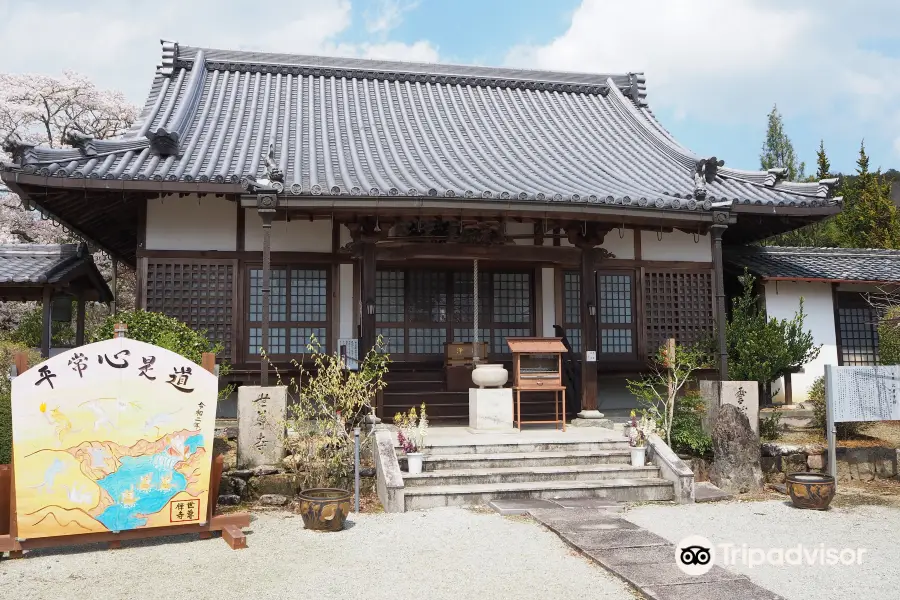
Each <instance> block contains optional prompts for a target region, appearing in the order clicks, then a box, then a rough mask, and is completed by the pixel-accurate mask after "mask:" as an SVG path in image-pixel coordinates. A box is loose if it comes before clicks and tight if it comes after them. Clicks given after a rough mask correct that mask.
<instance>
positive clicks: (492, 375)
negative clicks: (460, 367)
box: [472, 363, 509, 388]
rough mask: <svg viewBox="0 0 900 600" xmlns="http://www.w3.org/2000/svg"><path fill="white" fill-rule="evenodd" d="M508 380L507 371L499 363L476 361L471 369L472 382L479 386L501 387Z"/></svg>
mask: <svg viewBox="0 0 900 600" xmlns="http://www.w3.org/2000/svg"><path fill="white" fill-rule="evenodd" d="M507 380H509V371H507V370H506V369H505V368H503V365H500V364H496V365H494V364H488V363H478V364H477V365H475V368H474V369H472V383H474V384H475V385H477V386H478V387H480V388H486V387H503V386H504V385H505V384H506V382H507Z"/></svg>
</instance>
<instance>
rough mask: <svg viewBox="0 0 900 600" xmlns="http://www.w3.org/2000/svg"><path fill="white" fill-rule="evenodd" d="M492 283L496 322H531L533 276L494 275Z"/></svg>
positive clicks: (516, 274)
mask: <svg viewBox="0 0 900 600" xmlns="http://www.w3.org/2000/svg"><path fill="white" fill-rule="evenodd" d="M492 282H493V287H494V289H493V290H492V296H493V297H492V300H493V317H494V322H495V323H528V322H530V321H531V274H530V273H494V274H493V277H492ZM508 351H509V350H507V352H508Z"/></svg>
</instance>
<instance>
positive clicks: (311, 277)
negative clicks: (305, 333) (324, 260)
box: [291, 269, 328, 321]
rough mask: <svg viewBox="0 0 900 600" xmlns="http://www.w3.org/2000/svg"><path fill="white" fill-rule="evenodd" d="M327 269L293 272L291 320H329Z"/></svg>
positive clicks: (296, 270) (297, 270)
mask: <svg viewBox="0 0 900 600" xmlns="http://www.w3.org/2000/svg"><path fill="white" fill-rule="evenodd" d="M327 282H328V276H327V274H326V273H325V269H294V270H292V271H291V299H292V300H293V301H292V302H291V320H292V321H325V320H326V319H327V318H328V295H327V293H326V289H325V288H326V284H327Z"/></svg>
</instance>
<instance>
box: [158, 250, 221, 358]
mask: <svg viewBox="0 0 900 600" xmlns="http://www.w3.org/2000/svg"><path fill="white" fill-rule="evenodd" d="M146 286H147V295H146V298H147V310H149V311H154V312H161V313H163V314H165V315H168V316H170V317H174V318H176V319H178V320H179V321H182V322H184V323H186V324H187V325H188V326H189V327H190V328H191V329H195V330H204V329H205V330H206V333H207V336H208V337H209V338H210V339H211V340H213V341H216V342H222V343H223V344H224V345H225V351H224V353H223V354H224V356H223V358H229V359H231V358H232V354H231V352H232V350H231V341H232V331H233V330H232V309H233V303H234V264H233V262H231V261H221V260H219V261H215V260H178V259H155V258H151V259H148V261H147V277H146Z"/></svg>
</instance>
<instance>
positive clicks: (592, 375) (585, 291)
mask: <svg viewBox="0 0 900 600" xmlns="http://www.w3.org/2000/svg"><path fill="white" fill-rule="evenodd" d="M592 307H593V308H592ZM596 309H597V280H596V277H595V275H594V248H593V246H588V245H584V246H583V247H582V248H581V412H582V413H585V412H587V411H596V410H597V362H596V361H597V317H596V315H592V314H591V312H592V310H593V311H596ZM589 354H591V358H593V360H591V361H589V360H588V355H589Z"/></svg>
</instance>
